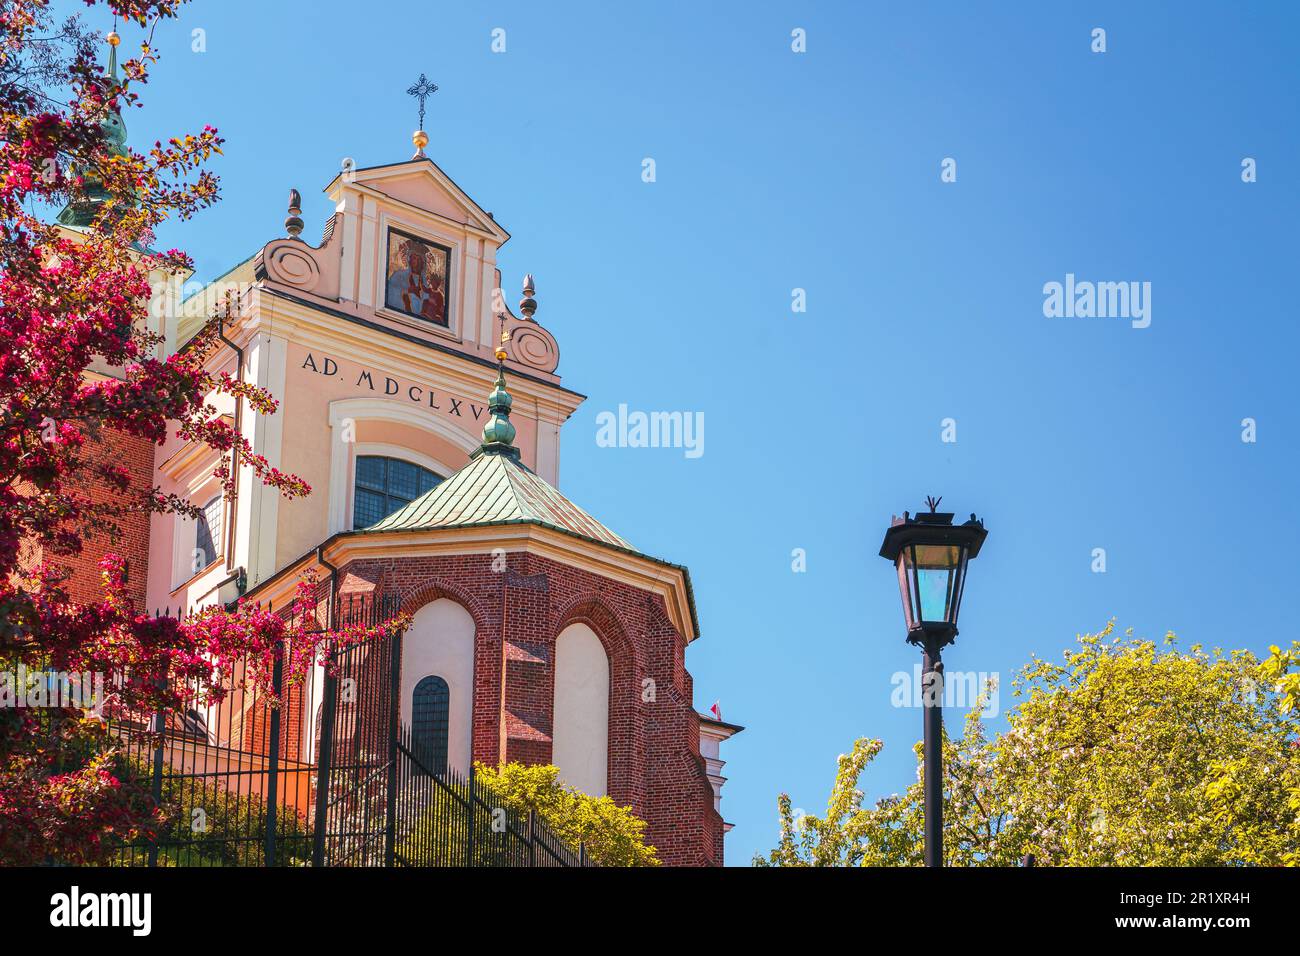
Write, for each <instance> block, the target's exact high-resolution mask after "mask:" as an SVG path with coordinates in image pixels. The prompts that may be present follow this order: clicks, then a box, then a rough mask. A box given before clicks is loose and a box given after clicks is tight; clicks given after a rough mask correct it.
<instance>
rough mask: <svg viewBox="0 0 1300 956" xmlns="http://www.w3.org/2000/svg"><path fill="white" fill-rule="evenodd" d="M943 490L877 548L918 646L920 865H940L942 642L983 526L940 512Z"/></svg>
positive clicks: (893, 526)
mask: <svg viewBox="0 0 1300 956" xmlns="http://www.w3.org/2000/svg"><path fill="white" fill-rule="evenodd" d="M942 500H943V499H942V498H928V497H927V498H926V499H925V503H926V505H927V506H929V508H930V511H929V513H927V514H918V515H916V516H912V515H910V514H909V513H908V512H906V511H904V512H903V517H901V518H899V517H895V518H894V519H893V521H892V522H891V523H890V527H889V530H888V531H886V532H885V541H884V543H883V544H882V545H881V546H880V556H881V557H882V558H888V559H889V560H890V561H893V562H894V566H895V568H896V569H897V572H898V590H899V593H900V594H901V595H902V598H903V617H904V619H905V620H906V622H907V642H908V643H909V644H915V645H917V646H918V647H920V648H921V655H922V656H921V704H922V708H923V714H924V721H925V743H924V753H925V756H924V783H925V865H926V866H943V751H942V746H941V741H942V739H943V658H942V651H943V648H944V647H946V646H947V645H949V644H951V643H952V642H953V641H954V640H956V639H957V614H958V613H959V612H960V610H961V595H962V589H963V588H964V587H965V586H966V566H967V564H968V563H969V561H970V559H971V558H973V557H975V556H976V555H977V554H979V552H980V546H981V545H983V544H984V539H985V537H987V535H988V532H987V531H985V530H984V522H983V521H981V520H979V519H978V518H976V517H975V515H973V514H972V515H971V516H970V520H969V521H967V522H965V523H964V524H959V525H954V524H953V523H952V517H953V516H952V514H951V513H950V512H940V511H939V510H938V508H939V502H940V501H942Z"/></svg>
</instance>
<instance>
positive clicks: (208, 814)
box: [112, 757, 312, 866]
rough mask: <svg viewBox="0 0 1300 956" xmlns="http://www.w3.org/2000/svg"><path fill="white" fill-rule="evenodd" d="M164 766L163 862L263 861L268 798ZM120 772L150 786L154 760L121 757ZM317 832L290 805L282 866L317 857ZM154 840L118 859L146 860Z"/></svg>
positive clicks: (279, 833)
mask: <svg viewBox="0 0 1300 956" xmlns="http://www.w3.org/2000/svg"><path fill="white" fill-rule="evenodd" d="M169 772H170V771H169V770H168V768H166V767H164V768H163V773H164V776H163V778H162V800H161V802H160V804H159V813H158V815H157V817H156V823H155V826H154V828H153V829H154V832H155V833H156V834H157V839H158V844H159V851H158V862H159V864H160V865H162V866H262V865H263V862H264V856H265V851H264V842H265V837H266V828H265V825H264V824H265V814H266V803H265V801H264V800H263V799H262V798H261V797H260V796H259V795H257V794H247V793H246V794H235V793H232V792H231V791H230V790H227V789H226V788H225V787H223V786H221V785H220V784H218V783H216V782H205V781H204V780H202V779H201V778H196V777H192V776H191V777H183V778H182V777H168V776H167V774H168V773H169ZM118 774H119V776H121V777H122V779H123V780H124V781H129V782H130V783H131V785H132V786H133V787H134V788H135V789H136V790H138V791H143V792H145V793H148V792H149V787H150V781H151V780H152V768H151V765H150V763H149V761H148V760H146V759H140V758H136V757H131V758H120V759H119V764H118ZM311 850H312V841H311V833H310V831H309V829H308V827H307V825H306V823H305V822H304V821H303V820H301V819H300V818H299V817H298V815H297V814H296V813H295V812H294V811H293V810H292V809H289V808H287V807H280V808H279V816H278V818H277V820H276V853H275V856H276V859H275V865H276V866H305V865H307V863H308V862H309V861H310V860H311ZM148 860H149V841H148V840H147V839H141V840H136V841H134V842H133V843H132V844H131V845H130V846H128V847H125V848H124V849H123V852H122V853H121V855H120V856H118V857H116V858H114V859H113V860H112V862H114V863H119V864H122V865H125V866H145V865H147V864H148Z"/></svg>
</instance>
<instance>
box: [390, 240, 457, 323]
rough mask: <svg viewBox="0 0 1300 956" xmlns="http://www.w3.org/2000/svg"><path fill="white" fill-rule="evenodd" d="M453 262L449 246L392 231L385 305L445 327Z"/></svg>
mask: <svg viewBox="0 0 1300 956" xmlns="http://www.w3.org/2000/svg"><path fill="white" fill-rule="evenodd" d="M450 262H451V250H450V249H447V248H444V247H443V246H440V245H437V244H436V243H432V242H428V241H426V240H424V239H417V238H416V237H415V236H408V235H406V234H405V233H401V232H398V231H397V230H396V229H391V230H389V232H388V268H387V272H386V278H387V285H386V287H385V289H386V291H385V293H384V305H385V306H387V307H388V308H389V309H393V310H394V311H397V312H401V313H402V314H404V315H409V316H411V317H413V318H417V319H425V320H426V321H429V322H432V323H434V324H435V325H441V326H443V327H444V328H446V327H447V324H448V323H447V300H448V298H449V294H450V291H451V290H450V289H449V288H448V281H447V269H448V265H449V264H450Z"/></svg>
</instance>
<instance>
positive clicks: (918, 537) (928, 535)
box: [880, 499, 988, 561]
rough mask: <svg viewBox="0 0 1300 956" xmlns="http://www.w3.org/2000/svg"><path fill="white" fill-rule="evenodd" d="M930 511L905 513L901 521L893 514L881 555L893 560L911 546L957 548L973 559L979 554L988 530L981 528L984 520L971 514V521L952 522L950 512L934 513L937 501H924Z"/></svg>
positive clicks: (881, 548)
mask: <svg viewBox="0 0 1300 956" xmlns="http://www.w3.org/2000/svg"><path fill="white" fill-rule="evenodd" d="M926 503H927V504H929V505H930V511H928V512H922V513H919V514H916V515H913V514H912V513H911V512H908V511H904V512H903V516H902V517H901V518H900V517H899V516H898V515H894V517H893V519H892V520H891V521H890V524H889V530H888V531H886V532H885V540H884V542H883V543H882V544H881V545H880V556H881V557H882V558H888V559H889V560H891V561H894V560H896V559H897V558H898V554H899V552H900V551H902V550H903V548H905V547H907V546H908V545H912V544H922V545H925V544H933V545H959V546H961V547H964V548H966V549H967V552H968V554H967V557H970V558H973V557H975V556H976V555H977V554H979V552H980V547H981V546H982V545H983V544H984V539H985V538H986V537H988V531H987V530H986V529H985V528H984V519H982V518H977V517H975V514H974V512H972V513H971V516H970V520H969V521H965V522H963V523H962V524H958V525H955V524H953V523H952V519H953V517H954V516H953V513H952V512H951V511H936V510H935V509H936V508H937V507H938V504H939V499H927V502H926Z"/></svg>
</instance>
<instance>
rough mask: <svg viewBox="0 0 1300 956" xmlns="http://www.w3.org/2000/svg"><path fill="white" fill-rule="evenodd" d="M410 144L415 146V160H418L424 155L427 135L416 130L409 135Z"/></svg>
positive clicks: (427, 143)
mask: <svg viewBox="0 0 1300 956" xmlns="http://www.w3.org/2000/svg"><path fill="white" fill-rule="evenodd" d="M411 142H412V143H414V144H415V158H416V159H419V158H420V157H421V156H423V155H424V147H426V146H428V145H429V134H428V133H426V132H425V131H424V130H422V129H417V130H416V131H415V132H414V133H412V134H411Z"/></svg>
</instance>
